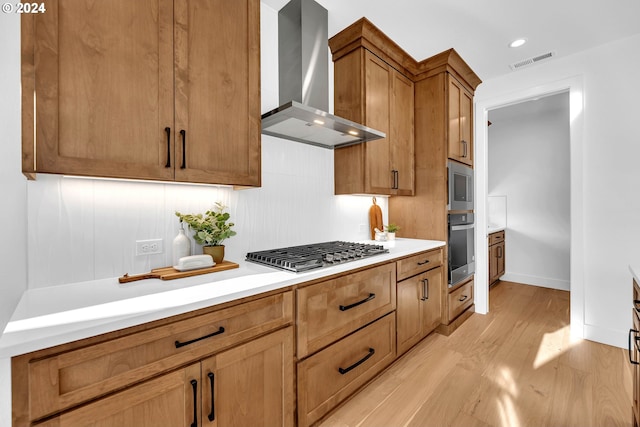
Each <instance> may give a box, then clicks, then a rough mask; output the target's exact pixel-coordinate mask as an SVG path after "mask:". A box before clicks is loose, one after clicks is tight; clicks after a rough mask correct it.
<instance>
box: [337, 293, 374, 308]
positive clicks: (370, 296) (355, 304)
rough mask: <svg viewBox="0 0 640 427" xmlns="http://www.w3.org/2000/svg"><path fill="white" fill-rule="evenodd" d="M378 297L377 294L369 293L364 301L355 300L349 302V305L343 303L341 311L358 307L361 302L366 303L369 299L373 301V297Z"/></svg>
mask: <svg viewBox="0 0 640 427" xmlns="http://www.w3.org/2000/svg"><path fill="white" fill-rule="evenodd" d="M375 297H376V294H373V293H371V294H369V296H368V297H366V298H365V299H363V300H362V301H358V302H354V303H353V304H349V305H341V306H340V311H347V310H350V309H352V308H353V307H357V306H359V305H360V304H364V303H365V302H367V301H371V300H372V299H374V298H375Z"/></svg>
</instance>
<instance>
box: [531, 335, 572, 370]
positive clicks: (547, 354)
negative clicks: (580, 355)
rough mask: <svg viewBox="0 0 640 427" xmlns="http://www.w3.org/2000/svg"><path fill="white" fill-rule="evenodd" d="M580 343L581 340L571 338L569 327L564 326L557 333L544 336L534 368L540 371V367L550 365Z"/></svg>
mask: <svg viewBox="0 0 640 427" xmlns="http://www.w3.org/2000/svg"><path fill="white" fill-rule="evenodd" d="M580 341H581V339H580V338H576V337H572V336H571V332H570V326H569V325H567V326H564V327H562V328H560V329H558V330H557V331H554V332H548V333H546V334H544V335H543V336H542V340H541V341H540V346H539V347H538V354H537V355H536V358H535V360H534V361H533V368H534V369H538V368H539V367H541V366H543V365H545V364H547V363H549V362H550V361H551V360H553V359H555V358H556V357H558V356H560V355H561V354H562V353H564V352H565V351H567V350H569V349H570V348H571V347H573V346H574V345H576V344H577V343H578V342H580Z"/></svg>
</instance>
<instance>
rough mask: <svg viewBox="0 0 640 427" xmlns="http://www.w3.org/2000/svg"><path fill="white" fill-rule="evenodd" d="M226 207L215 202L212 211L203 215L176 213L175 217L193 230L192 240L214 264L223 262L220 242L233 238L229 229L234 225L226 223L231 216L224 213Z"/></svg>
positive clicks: (233, 232) (222, 250)
mask: <svg viewBox="0 0 640 427" xmlns="http://www.w3.org/2000/svg"><path fill="white" fill-rule="evenodd" d="M225 209H226V206H224V205H223V204H222V203H220V202H216V203H215V206H214V207H213V209H210V210H208V211H206V212H205V213H204V215H203V214H195V215H194V214H181V213H180V212H177V211H176V216H177V217H178V218H180V220H181V221H183V222H185V223H187V224H188V225H189V228H191V230H193V239H194V240H195V241H196V243H198V244H200V245H202V252H203V253H205V254H208V255H211V257H212V258H213V261H215V263H216V264H218V263H221V262H222V260H224V245H223V244H222V242H223V241H224V240H225V239H228V238H229V237H232V236H235V235H236V232H235V231H233V230H232V229H231V227H233V226H234V225H235V224H234V223H233V222H228V221H229V218H230V217H231V215H229V213H228V212H224V210H225Z"/></svg>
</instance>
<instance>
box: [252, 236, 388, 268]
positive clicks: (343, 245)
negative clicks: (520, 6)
mask: <svg viewBox="0 0 640 427" xmlns="http://www.w3.org/2000/svg"><path fill="white" fill-rule="evenodd" d="M387 252H389V250H388V249H385V248H384V246H382V245H372V244H368V243H353V242H342V241H334V242H325V243H315V244H311V245H301V246H292V247H289V248H281V249H270V250H266V251H259V252H249V253H248V254H247V261H251V262H255V263H258V264H263V265H268V266H270V267H276V268H280V269H283V270H288V271H294V272H296V273H299V272H301V271H306V270H311V269H314V268H320V267H328V266H331V265H336V264H342V263H345V262H349V261H355V260H358V259H362V258H367V257H370V256H374V255H379V254H383V253H387Z"/></svg>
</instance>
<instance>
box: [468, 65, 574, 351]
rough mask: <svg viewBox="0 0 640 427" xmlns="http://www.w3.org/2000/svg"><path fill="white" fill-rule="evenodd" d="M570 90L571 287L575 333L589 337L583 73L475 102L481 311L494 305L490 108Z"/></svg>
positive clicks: (478, 304) (478, 306)
mask: <svg viewBox="0 0 640 427" xmlns="http://www.w3.org/2000/svg"><path fill="white" fill-rule="evenodd" d="M507 92H509V91H507ZM559 93H568V95H569V187H570V196H569V199H570V200H569V209H570V253H569V259H570V261H569V262H570V273H569V277H570V279H569V286H568V287H569V289H570V291H571V295H570V299H571V301H570V307H571V308H570V311H571V334H572V335H573V336H574V337H579V338H582V337H583V336H584V332H583V330H584V268H583V267H584V245H583V242H584V233H583V230H582V229H583V214H582V212H583V209H582V204H583V179H582V170H583V150H582V145H583V144H582V138H583V120H584V119H583V82H582V77H581V76H576V77H572V78H569V79H565V80H560V81H556V82H551V83H548V84H545V85H542V86H537V87H533V88H528V89H524V90H519V91H511V92H509V93H507V94H506V95H502V96H498V97H495V98H490V99H486V100H478V101H477V102H476V104H475V117H476V122H475V123H476V125H475V144H476V150H475V153H476V159H475V178H476V179H475V191H476V195H477V196H476V206H475V211H476V226H477V228H476V283H477V285H476V287H475V302H476V311H477V312H478V313H487V312H488V310H489V285H488V259H489V258H488V244H487V232H486V231H487V229H488V226H489V222H488V219H489V218H488V209H489V206H488V195H489V182H488V170H489V152H488V138H489V130H488V128H489V125H488V121H489V113H490V111H492V110H496V109H499V108H502V107H507V106H513V105H516V104H520V103H522V102H523V101H530V100H533V99H535V98H541V97H546V96H550V95H556V94H559Z"/></svg>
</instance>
